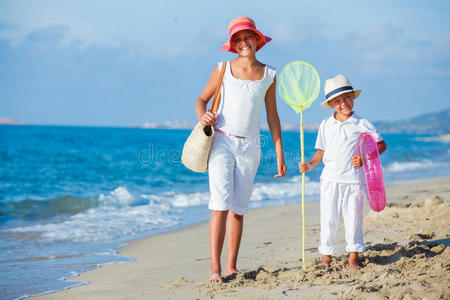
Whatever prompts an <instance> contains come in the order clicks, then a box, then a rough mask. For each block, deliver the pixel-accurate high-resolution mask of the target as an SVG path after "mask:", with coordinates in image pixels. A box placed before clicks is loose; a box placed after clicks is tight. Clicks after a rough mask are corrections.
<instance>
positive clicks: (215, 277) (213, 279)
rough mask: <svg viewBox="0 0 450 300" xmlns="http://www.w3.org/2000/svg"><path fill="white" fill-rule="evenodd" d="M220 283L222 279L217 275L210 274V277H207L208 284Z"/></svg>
mask: <svg viewBox="0 0 450 300" xmlns="http://www.w3.org/2000/svg"><path fill="white" fill-rule="evenodd" d="M222 282H223V279H222V276H220V274H219V273H211V275H210V276H209V279H208V284H214V283H222Z"/></svg>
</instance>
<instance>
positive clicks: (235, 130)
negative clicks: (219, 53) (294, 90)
mask: <svg viewBox="0 0 450 300" xmlns="http://www.w3.org/2000/svg"><path fill="white" fill-rule="evenodd" d="M218 66H219V70H221V69H222V63H219V64H218ZM275 74H276V70H275V69H274V68H272V67H270V66H268V65H266V67H265V71H264V77H263V78H262V79H260V80H243V79H238V78H236V77H234V76H233V74H231V68H230V62H229V61H228V62H227V64H226V69H225V74H224V76H223V84H222V91H221V93H222V98H221V101H220V107H219V109H218V114H217V116H216V118H217V123H216V125H215V128H217V129H220V130H222V131H225V132H227V133H231V134H234V135H237V136H243V137H254V136H257V135H259V116H260V113H261V108H262V106H263V104H264V99H265V96H266V92H267V90H268V89H269V87H270V86H271V84H272V83H273V80H274V78H275Z"/></svg>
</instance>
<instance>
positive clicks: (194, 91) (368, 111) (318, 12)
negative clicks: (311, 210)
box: [0, 0, 450, 126]
mask: <svg viewBox="0 0 450 300" xmlns="http://www.w3.org/2000/svg"><path fill="white" fill-rule="evenodd" d="M239 16H250V17H252V18H253V19H254V20H255V22H256V25H257V27H258V29H260V30H261V31H262V32H263V33H264V34H266V35H269V36H271V37H272V38H273V40H272V42H270V43H269V44H268V45H267V46H266V47H264V48H263V49H262V50H261V51H259V52H258V55H257V57H258V59H259V60H261V61H262V62H264V63H267V64H269V65H272V66H274V67H276V68H277V70H278V72H279V71H281V69H282V68H283V66H284V65H286V64H287V63H289V62H290V61H294V60H306V61H308V62H310V63H312V64H313V65H315V66H316V68H317V70H318V72H319V74H320V77H321V79H322V84H323V81H324V80H325V79H326V78H330V77H333V76H335V75H336V74H339V73H342V74H345V75H347V76H348V77H349V79H350V80H351V81H352V83H353V86H354V87H356V88H362V89H363V92H362V94H361V96H360V98H358V100H357V102H356V108H355V109H356V111H357V112H358V113H359V114H360V115H361V116H364V117H366V118H368V119H369V120H371V121H378V120H398V119H402V118H409V117H413V116H417V115H420V114H422V113H428V112H434V111H439V110H443V109H447V108H449V106H450V105H449V103H450V102H449V96H448V95H449V94H450V84H449V83H450V30H449V29H450V2H449V1H446V0H444V1H395V2H394V1H339V2H337V1H265V0H262V1H221V2H219V1H206V0H204V1H170V0H169V1H164V2H163V1H45V0H39V1H30V0H27V1H25V0H14V1H8V0H6V1H5V0H3V1H1V2H0V80H1V88H0V117H11V118H15V119H18V120H20V121H23V122H26V123H33V124H63V125H107V126H109V125H112V126H127V125H134V124H143V123H144V122H163V121H167V120H171V121H174V120H181V121H195V120H196V116H195V113H194V102H195V100H196V98H197V97H198V95H199V94H200V92H201V91H202V89H203V87H204V85H205V84H206V81H207V80H208V77H209V74H210V72H211V70H212V69H213V67H214V66H215V64H216V63H217V62H218V61H221V60H224V59H227V60H230V59H233V58H234V55H233V54H231V53H226V52H223V51H220V50H218V49H219V48H220V46H221V45H222V44H223V43H224V42H225V40H226V39H227V28H228V23H229V21H230V20H231V19H233V18H235V17H239ZM323 98H324V96H323V89H322V87H321V92H320V94H319V98H318V99H317V100H316V102H315V103H314V104H313V106H312V107H311V108H310V109H308V110H307V111H306V112H305V122H306V123H317V122H320V120H321V119H323V118H325V117H327V116H328V115H329V114H330V111H328V110H326V109H324V108H322V107H321V106H320V105H319V103H320V101H321V100H322V99H323ZM278 108H279V114H280V118H281V120H282V122H296V121H298V115H297V114H295V112H294V111H293V110H292V109H291V108H289V107H288V106H287V105H286V104H285V103H284V102H282V100H281V99H280V98H278ZM263 119H264V118H263Z"/></svg>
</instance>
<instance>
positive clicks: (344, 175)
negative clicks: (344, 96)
mask: <svg viewBox="0 0 450 300" xmlns="http://www.w3.org/2000/svg"><path fill="white" fill-rule="evenodd" d="M363 132H368V133H370V134H371V135H372V136H373V137H374V138H375V141H376V142H380V141H382V140H383V138H382V137H381V134H380V132H379V131H378V130H377V129H376V128H375V126H373V125H372V124H371V123H370V122H369V121H367V120H366V119H362V118H361V117H359V116H358V115H357V114H356V113H353V115H352V116H351V117H350V118H348V119H347V120H346V121H344V122H340V121H338V120H336V118H335V117H334V113H333V115H331V117H329V118H328V119H325V120H323V121H322V123H320V126H319V132H318V135H317V140H316V146H315V148H316V149H320V150H323V151H325V152H324V155H323V163H324V165H325V167H324V168H323V171H322V175H321V176H320V179H321V180H327V181H334V182H340V183H365V182H366V180H365V177H364V170H363V168H362V167H361V168H358V169H357V168H355V167H354V166H353V165H352V161H351V160H352V157H353V156H354V155H358V154H359V150H358V138H359V136H360V135H361V133H363Z"/></svg>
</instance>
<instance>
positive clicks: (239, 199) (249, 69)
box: [195, 17, 286, 283]
mask: <svg viewBox="0 0 450 300" xmlns="http://www.w3.org/2000/svg"><path fill="white" fill-rule="evenodd" d="M228 31H229V40H228V41H227V42H226V43H225V45H224V46H223V47H222V48H221V50H226V51H230V52H233V53H237V54H238V57H237V58H236V59H234V60H232V61H229V62H227V63H226V69H225V73H224V78H223V86H222V95H223V96H222V101H221V109H220V110H219V111H218V113H217V115H215V114H213V113H211V112H207V111H206V106H207V103H208V101H209V100H210V99H211V97H212V95H213V94H214V91H215V89H216V87H217V82H218V80H219V76H220V71H221V67H222V63H219V64H218V65H217V67H215V68H214V70H213V71H212V73H211V76H210V78H209V81H208V83H207V84H206V86H205V88H204V90H203V92H202V93H201V95H200V97H199V98H198V99H197V102H196V104H195V110H196V113H197V116H198V119H199V121H200V122H201V123H202V124H203V125H214V127H215V129H216V132H217V134H216V135H215V138H214V141H213V145H212V148H211V153H210V157H209V183H210V191H211V198H210V202H209V209H211V216H210V223H209V249H210V257H211V267H210V277H209V280H208V282H209V283H220V282H222V281H223V279H222V275H221V274H222V268H221V265H220V255H221V252H222V248H223V243H224V239H225V234H226V236H227V261H226V266H225V271H224V273H223V275H224V277H227V276H230V275H232V274H236V273H238V270H237V267H236V261H237V257H238V252H239V245H240V242H241V237H242V228H243V224H244V214H246V213H247V211H248V200H249V199H250V196H251V194H252V190H253V181H254V178H255V175H256V171H257V169H258V166H259V161H260V157H261V149H260V143H259V116H260V112H261V108H262V105H263V103H264V104H265V107H266V112H267V122H268V124H269V128H270V132H271V134H272V139H273V142H274V145H275V150H276V153H277V169H278V170H277V174H276V175H275V176H274V177H282V176H284V175H285V173H286V165H285V163H284V157H283V145H282V139H281V126H280V120H279V117H278V112H277V106H276V93H275V91H276V80H275V79H276V78H275V73H276V71H275V69H274V68H272V67H270V66H268V65H265V64H263V63H261V62H259V61H258V60H257V59H256V52H257V51H258V50H259V49H261V48H262V47H263V46H264V45H265V44H266V43H268V42H269V41H270V40H271V38H269V37H267V36H264V35H263V34H262V33H261V32H260V31H258V30H257V29H256V26H255V22H254V21H253V20H252V19H250V18H247V17H241V18H237V19H234V20H233V21H231V23H230V25H229V28H228Z"/></svg>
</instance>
